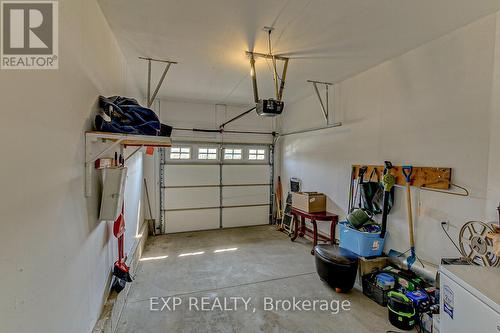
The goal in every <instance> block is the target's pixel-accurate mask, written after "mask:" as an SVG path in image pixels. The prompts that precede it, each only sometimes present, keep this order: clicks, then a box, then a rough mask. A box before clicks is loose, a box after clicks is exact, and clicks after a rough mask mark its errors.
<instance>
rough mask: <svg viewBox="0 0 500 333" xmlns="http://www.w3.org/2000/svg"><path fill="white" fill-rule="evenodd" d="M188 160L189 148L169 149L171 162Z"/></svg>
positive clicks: (189, 155) (189, 156)
mask: <svg viewBox="0 0 500 333" xmlns="http://www.w3.org/2000/svg"><path fill="white" fill-rule="evenodd" d="M190 158H191V148H189V147H172V148H170V159H171V160H189V159H190Z"/></svg>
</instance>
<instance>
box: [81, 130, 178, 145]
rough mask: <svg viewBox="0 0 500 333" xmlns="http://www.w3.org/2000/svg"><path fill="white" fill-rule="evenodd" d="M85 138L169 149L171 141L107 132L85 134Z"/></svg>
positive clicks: (167, 138) (168, 139) (165, 138)
mask: <svg viewBox="0 0 500 333" xmlns="http://www.w3.org/2000/svg"><path fill="white" fill-rule="evenodd" d="M85 136H86V137H87V139H91V140H109V141H114V142H116V141H120V144H122V145H124V146H131V147H140V146H144V147H171V146H172V140H171V139H170V138H169V137H166V136H151V135H136V134H121V133H107V132H95V131H90V132H86V133H85Z"/></svg>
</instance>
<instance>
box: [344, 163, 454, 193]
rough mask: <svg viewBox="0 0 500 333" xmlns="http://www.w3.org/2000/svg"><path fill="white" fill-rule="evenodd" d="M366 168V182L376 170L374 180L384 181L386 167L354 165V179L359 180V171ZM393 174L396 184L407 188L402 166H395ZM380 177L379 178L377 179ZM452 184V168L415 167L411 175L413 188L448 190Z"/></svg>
mask: <svg viewBox="0 0 500 333" xmlns="http://www.w3.org/2000/svg"><path fill="white" fill-rule="evenodd" d="M363 166H366V167H367V168H368V169H367V171H366V173H365V175H364V177H363V179H364V181H368V180H369V178H370V175H371V174H372V171H373V170H374V169H375V173H374V175H373V178H372V180H374V181H377V179H378V180H379V181H382V175H383V174H384V169H385V166H383V165H353V166H352V168H353V172H352V175H353V179H358V177H359V169H360V168H361V167H363ZM391 173H392V174H393V175H394V176H395V177H396V184H397V185H401V186H405V185H406V179H405V177H404V175H403V172H402V167H401V166H396V165H395V166H393V168H392V169H391ZM377 176H378V178H377ZM450 184H451V168H441V167H415V166H414V167H413V173H412V175H411V186H415V187H427V188H433V189H438V190H448V189H450Z"/></svg>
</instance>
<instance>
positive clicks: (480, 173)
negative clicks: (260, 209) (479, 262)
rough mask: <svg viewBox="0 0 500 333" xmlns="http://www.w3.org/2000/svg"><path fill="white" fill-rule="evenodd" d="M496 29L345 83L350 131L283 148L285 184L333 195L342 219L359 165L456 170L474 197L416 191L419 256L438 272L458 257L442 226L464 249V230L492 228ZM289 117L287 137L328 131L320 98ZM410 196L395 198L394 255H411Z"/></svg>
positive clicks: (474, 32)
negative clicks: (295, 180)
mask: <svg viewBox="0 0 500 333" xmlns="http://www.w3.org/2000/svg"><path fill="white" fill-rule="evenodd" d="M496 29H497V27H496V16H495V15H492V16H488V17H485V18H483V19H481V20H479V21H476V22H474V23H472V24H470V25H468V26H466V27H463V28H461V29H459V30H457V31H455V32H453V33H450V34H448V35H446V36H443V37H442V38H439V39H437V40H434V41H431V42H429V43H427V44H425V45H423V46H421V47H419V48H417V49H415V50H412V51H410V52H408V53H406V54H404V55H402V56H399V57H397V58H394V59H392V60H390V61H387V62H385V63H383V64H381V65H379V66H376V67H374V68H373V69H370V70H368V71H366V72H364V73H361V74H359V75H357V76H355V77H353V78H350V79H347V80H345V81H343V82H341V83H339V84H338V85H337V86H336V87H335V101H334V102H332V105H334V106H335V112H336V114H337V116H338V118H339V119H338V120H341V121H342V122H343V123H344V126H342V127H339V128H334V129H328V130H323V131H317V132H310V133H305V134H298V135H290V136H287V137H285V138H283V139H281V145H282V160H283V162H282V176H283V178H284V179H288V178H290V177H299V178H301V179H302V181H303V189H304V190H316V191H322V192H324V193H326V194H327V195H328V197H329V202H328V209H329V210H331V211H334V212H336V213H338V214H340V215H342V217H344V216H345V214H346V210H347V205H348V191H349V174H350V166H351V165H352V164H383V161H384V160H391V161H392V162H393V163H394V164H396V165H401V164H402V163H405V164H406V163H409V164H413V165H417V166H443V167H451V168H453V181H454V182H455V183H457V184H460V185H462V186H465V187H467V188H468V189H469V190H470V191H471V196H470V197H468V198H462V197H456V196H450V195H445V194H437V193H431V192H424V191H418V190H413V198H414V200H413V201H414V211H415V214H416V221H415V222H416V242H417V254H418V255H419V256H420V257H421V258H422V259H424V260H427V261H430V262H433V263H438V262H439V260H440V258H441V257H449V256H451V257H455V256H457V255H458V253H457V251H456V250H455V249H454V247H453V246H452V245H451V243H450V242H449V241H448V240H447V238H446V236H445V235H444V233H443V232H442V230H441V227H440V221H443V220H448V221H450V223H451V224H452V228H450V233H451V234H452V237H455V239H456V236H457V233H458V230H459V228H460V227H461V225H462V224H463V223H465V222H466V221H468V220H471V219H476V220H477V219H484V217H485V215H486V214H485V207H486V205H485V204H486V195H487V185H488V167H489V165H488V161H489V160H490V161H492V165H490V190H491V191H490V192H491V193H490V194H491V195H494V194H495V195H496V196H497V198H496V199H495V202H497V201H498V188H499V186H498V185H499V181H498V179H499V178H498V176H497V174H496V173H495V172H494V171H492V170H494V169H495V166H496V170H498V166H499V161H498V157H497V155H498V154H497V153H496V150H495V146H492V147H491V149H490V148H489V147H490V146H489V142H490V140H494V139H495V140H496V143H497V144H498V142H499V141H498V134H494V133H493V131H490V99H491V95H492V71H493V67H494V62H493V60H494V57H493V55H494V51H495V39H496V37H495V34H496ZM497 38H498V37H497ZM497 58H498V54H497ZM326 70H327V69H325V71H326ZM498 73H499V71H498V70H497V71H496V76H497V77H498ZM495 83H496V84H498V78H497V80H496V81H495ZM308 88H309V89H311V88H310V87H308ZM494 91H495V90H494ZM496 99H498V98H496ZM496 99H495V100H496ZM496 105H497V108H498V101H497V103H496ZM284 112H285V114H284V116H283V119H282V122H283V131H284V132H287V131H290V130H294V129H299V128H308V127H313V126H317V125H322V124H324V120H323V118H322V114H321V111H320V109H319V104H318V102H317V98H316V96H315V95H313V94H312V90H311V95H310V97H308V98H306V99H304V100H301V101H299V102H297V103H295V104H293V105H288V107H287V108H286V109H285V111H284ZM495 112H496V114H495V119H496V123H497V124H498V119H497V118H498V110H494V112H492V113H495ZM497 127H498V126H497ZM490 132H491V135H490ZM490 136H491V137H490ZM490 150H491V151H490ZM493 157H494V158H495V161H493ZM403 193H404V192H403V190H402V189H397V190H396V196H397V197H396V206H395V209H394V210H393V212H392V213H391V215H390V216H389V226H388V230H389V238H388V243H387V244H386V250H388V249H391V248H394V249H397V250H399V251H405V250H407V249H408V248H409V245H408V244H409V243H408V227H407V222H406V206H405V200H404V196H403ZM490 215H491V214H490Z"/></svg>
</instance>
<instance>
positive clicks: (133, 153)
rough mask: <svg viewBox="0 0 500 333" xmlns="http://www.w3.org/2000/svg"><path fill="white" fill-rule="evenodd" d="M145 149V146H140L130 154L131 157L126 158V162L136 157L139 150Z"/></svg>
mask: <svg viewBox="0 0 500 333" xmlns="http://www.w3.org/2000/svg"><path fill="white" fill-rule="evenodd" d="M143 147H144V145H142V146H138V147H137V148H136V149H135V150H134V151H133V152H132V153H130V155H128V156H127V157H125V162H126V161H128V160H129V158H131V157H132V156H134V155H135V153H137V152H138V151H139V150H141V149H142V148H143Z"/></svg>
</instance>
